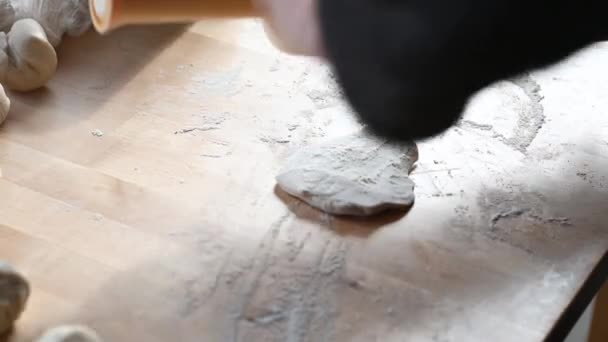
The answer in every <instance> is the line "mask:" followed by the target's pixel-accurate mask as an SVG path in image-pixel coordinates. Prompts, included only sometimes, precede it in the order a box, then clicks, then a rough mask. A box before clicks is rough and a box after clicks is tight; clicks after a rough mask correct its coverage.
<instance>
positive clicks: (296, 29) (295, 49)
mask: <svg viewBox="0 0 608 342" xmlns="http://www.w3.org/2000/svg"><path fill="white" fill-rule="evenodd" d="M253 3H254V6H256V7H257V9H258V11H259V12H260V13H261V14H262V16H263V17H264V19H265V23H266V31H267V33H268V35H269V37H270V39H271V40H272V42H273V43H274V44H275V45H276V46H277V47H278V48H280V49H281V50H284V51H285V52H287V53H291V54H296V55H304V56H319V57H320V56H323V47H322V46H323V44H322V39H321V34H320V28H319V26H320V24H319V18H318V14H317V13H318V11H317V0H253Z"/></svg>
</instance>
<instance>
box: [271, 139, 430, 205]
mask: <svg viewBox="0 0 608 342" xmlns="http://www.w3.org/2000/svg"><path fill="white" fill-rule="evenodd" d="M417 160H418V148H417V146H416V144H415V143H413V142H412V143H409V144H401V145H395V144H390V143H388V142H386V141H383V140H378V139H377V138H375V137H373V136H371V135H369V134H367V133H366V132H359V133H357V134H354V135H351V136H347V137H343V138H339V139H336V140H334V141H330V142H328V143H325V144H321V145H316V146H309V147H305V148H303V149H301V150H300V151H298V152H296V153H295V154H293V155H292V156H291V157H289V158H288V160H287V163H286V166H285V168H284V170H283V171H282V172H281V173H280V175H279V176H278V177H277V181H278V184H279V186H280V187H281V188H282V189H283V190H284V191H285V192H287V193H289V194H291V195H292V196H295V197H298V198H300V199H301V200H303V201H305V202H306V203H308V204H310V205H311V206H313V207H315V208H317V209H320V210H323V211H325V212H327V213H330V214H335V215H352V216H368V215H374V214H377V213H379V212H382V211H385V210H387V209H405V208H409V207H410V206H411V205H412V204H413V203H414V182H412V180H410V179H409V177H408V174H409V172H410V171H411V170H412V167H413V165H414V163H415V162H416V161H417Z"/></svg>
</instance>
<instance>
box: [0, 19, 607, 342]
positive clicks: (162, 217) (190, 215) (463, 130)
mask: <svg viewBox="0 0 608 342" xmlns="http://www.w3.org/2000/svg"><path fill="white" fill-rule="evenodd" d="M59 56H60V64H61V65H60V68H59V71H58V74H57V75H56V77H55V78H54V79H53V81H52V82H51V83H50V84H49V86H48V88H46V89H43V90H40V91H37V92H35V93H30V94H10V96H11V98H12V102H13V107H12V111H11V114H10V117H9V119H8V121H7V122H6V123H5V124H4V125H3V126H2V127H1V128H0V169H1V175H2V177H1V178H0V258H2V259H6V260H8V261H9V262H11V263H13V264H14V265H15V266H16V267H17V268H19V269H20V270H21V271H22V272H23V273H24V274H25V275H26V276H27V277H28V278H29V279H30V281H31V282H32V286H33V293H32V297H31V300H30V302H29V305H28V308H27V311H26V312H25V313H24V315H23V317H22V319H21V320H20V321H19V322H18V325H17V327H16V331H15V335H14V336H13V337H12V338H11V339H10V341H11V342H13V341H15V342H21V341H31V340H32V338H34V337H35V336H37V335H38V334H40V332H41V331H43V330H44V329H46V328H48V327H51V326H53V325H56V324H65V323H80V324H87V325H90V326H91V327H92V328H94V329H96V330H97V331H98V332H99V333H100V335H101V336H103V337H104V339H105V340H106V341H108V342H121V341H129V342H133V341H147V342H154V341H159V342H160V341H163V342H166V341H183V342H189V341H191V342H200V341H254V342H255V341H289V342H296V341H297V342H304V341H315V342H317V341H389V342H391V341H542V340H543V339H545V338H547V337H548V336H557V335H550V334H551V333H552V332H554V331H556V330H555V329H557V328H556V327H557V326H558V325H561V328H562V329H563V328H564V327H565V328H566V329H565V330H566V331H567V325H568V324H570V323H573V322H570V321H571V320H572V319H570V320H569V319H565V318H564V317H566V318H568V317H567V316H568V315H570V316H572V317H573V316H576V311H577V310H573V309H571V308H575V307H576V306H575V304H579V305H580V304H582V305H583V306H584V304H585V303H584V301H585V300H586V298H587V297H589V296H591V295H593V292H594V291H595V290H597V287H598V286H597V284H598V283H599V284H601V283H602V282H603V281H604V280H605V277H606V273H605V271H606V267H605V264H606V251H607V250H608V225H607V224H606V222H607V221H608V115H606V113H608V97H606V94H607V93H608V83H606V75H607V74H608V65H607V64H606V60H608V45H598V46H595V47H593V48H591V49H589V50H588V51H586V52H585V53H583V54H579V55H577V56H576V57H575V58H574V59H573V60H571V61H569V62H568V63H565V64H563V65H561V66H559V67H557V68H555V69H553V70H550V71H546V72H543V73H536V74H532V75H524V76H522V77H520V78H517V79H514V80H511V81H508V82H502V83H500V84H497V85H495V86H493V87H491V88H490V89H488V90H487V91H484V92H483V93H481V94H480V95H479V96H478V97H476V98H475V99H474V100H473V102H472V103H471V106H470V108H469V109H468V111H467V113H466V117H465V120H464V121H462V122H461V123H460V124H459V125H458V127H455V128H453V129H451V130H450V131H448V132H447V133H445V134H444V135H442V136H441V137H438V138H436V139H433V140H429V141H426V142H422V143H420V145H419V147H420V161H419V162H418V165H417V168H416V170H415V171H414V172H413V175H412V178H413V180H414V181H415V182H416V184H417V187H416V196H417V201H416V204H415V205H414V207H413V208H412V209H411V210H410V211H409V213H390V214H387V215H383V216H379V217H376V218H370V219H364V220H361V219H349V218H338V217H331V216H328V215H325V214H322V213H320V212H317V211H315V210H313V209H311V208H310V207H308V206H306V205H305V204H302V203H300V202H298V201H297V200H295V199H293V198H290V197H289V196H287V195H285V194H284V193H282V192H281V191H280V190H278V189H276V187H275V180H274V177H275V175H277V172H278V171H279V170H280V168H281V165H282V164H283V161H284V160H285V158H286V156H288V155H289V153H290V152H291V151H293V150H295V149H297V148H298V147H300V146H305V145H306V144H313V143H320V142H323V141H326V140H328V139H331V138H333V137H337V136H341V135H344V134H348V133H350V132H354V131H356V130H358V129H359V124H358V122H357V120H356V119H355V118H354V117H353V116H352V114H351V113H350V111H349V108H348V106H346V105H345V104H344V102H343V101H342V100H341V97H340V94H339V91H338V89H337V87H336V86H335V84H334V83H332V76H331V73H330V72H329V71H328V69H327V68H326V67H325V66H324V65H323V64H321V63H320V62H318V61H314V60H307V59H300V58H296V57H291V56H287V55H283V54H281V53H279V52H277V51H275V50H274V49H273V48H272V47H270V45H269V43H268V42H267V41H266V38H265V37H264V34H263V30H262V28H261V26H260V25H259V23H257V22H255V21H223V22H215V21H208V22H204V23H201V24H197V25H194V26H191V27H185V26H164V27H140V28H131V29H126V30H120V31H117V32H115V33H113V34H111V35H109V36H104V37H100V36H97V35H96V34H93V33H91V34H88V35H86V36H84V37H80V38H77V39H69V40H67V41H66V42H65V43H64V44H63V45H62V46H61V48H60V51H59ZM437 100H438V101H441V99H440V98H438V99H437ZM594 270H595V271H594ZM581 294H588V295H587V296H584V295H581ZM572 317H570V318H572Z"/></svg>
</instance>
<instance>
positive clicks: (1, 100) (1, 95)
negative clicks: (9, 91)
mask: <svg viewBox="0 0 608 342" xmlns="http://www.w3.org/2000/svg"><path fill="white" fill-rule="evenodd" d="M10 109H11V100H10V99H9V98H8V96H6V93H5V92H4V88H3V87H2V86H1V85H0V125H2V123H4V120H6V117H7V116H8V112H9V111H10Z"/></svg>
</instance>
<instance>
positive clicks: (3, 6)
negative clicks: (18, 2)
mask: <svg viewBox="0 0 608 342" xmlns="http://www.w3.org/2000/svg"><path fill="white" fill-rule="evenodd" d="M13 1H14V0H0V31H8V30H9V29H10V28H11V26H13V23H14V22H15V20H16V19H15V9H14V8H13Z"/></svg>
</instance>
